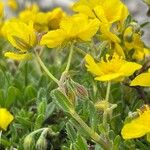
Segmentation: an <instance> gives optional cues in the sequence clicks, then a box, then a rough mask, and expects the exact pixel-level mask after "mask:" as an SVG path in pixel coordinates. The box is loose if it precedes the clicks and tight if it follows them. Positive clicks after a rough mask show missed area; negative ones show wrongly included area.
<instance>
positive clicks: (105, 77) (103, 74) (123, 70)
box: [85, 54, 142, 81]
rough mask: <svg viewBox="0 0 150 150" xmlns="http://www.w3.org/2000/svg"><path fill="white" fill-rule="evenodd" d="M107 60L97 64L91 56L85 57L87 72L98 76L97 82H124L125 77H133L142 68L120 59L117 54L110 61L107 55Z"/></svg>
mask: <svg viewBox="0 0 150 150" xmlns="http://www.w3.org/2000/svg"><path fill="white" fill-rule="evenodd" d="M105 59H106V60H104V58H103V59H101V61H100V62H98V63H96V62H95V61H94V59H93V58H92V57H91V56H90V55H89V54H87V55H86V56H85V61H86V63H87V64H86V67H87V70H88V71H90V72H91V73H93V74H94V75H95V76H96V77H95V80H98V81H110V80H114V81H122V80H123V79H124V78H125V77H128V76H130V75H132V74H133V73H134V72H135V71H136V70H138V69H140V68H141V67H142V66H141V65H140V64H137V63H134V62H128V61H125V60H123V59H122V58H119V56H118V55H117V54H114V55H113V56H112V59H110V56H109V55H106V58H105Z"/></svg>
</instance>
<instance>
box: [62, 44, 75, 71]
mask: <svg viewBox="0 0 150 150" xmlns="http://www.w3.org/2000/svg"><path fill="white" fill-rule="evenodd" d="M73 47H74V45H73V44H71V46H70V53H69V57H68V62H67V66H66V69H65V71H64V72H68V71H69V68H70V64H71V59H72V56H73Z"/></svg>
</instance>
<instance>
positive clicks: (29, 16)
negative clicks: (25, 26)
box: [19, 4, 39, 23]
mask: <svg viewBox="0 0 150 150" xmlns="http://www.w3.org/2000/svg"><path fill="white" fill-rule="evenodd" d="M38 12H39V7H38V6H37V5H36V4H33V5H31V6H29V7H27V8H26V9H25V10H23V11H21V12H20V13H19V19H20V20H21V21H23V22H25V23H29V22H30V21H31V20H32V21H33V22H34V21H35V17H36V14H37V13H38Z"/></svg>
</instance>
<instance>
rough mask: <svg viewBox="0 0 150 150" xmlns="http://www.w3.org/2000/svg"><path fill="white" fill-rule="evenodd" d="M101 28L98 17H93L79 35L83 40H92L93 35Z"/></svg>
mask: <svg viewBox="0 0 150 150" xmlns="http://www.w3.org/2000/svg"><path fill="white" fill-rule="evenodd" d="M98 29H99V21H98V19H93V20H91V21H90V23H89V24H88V25H87V26H86V28H85V29H84V30H83V31H81V32H80V33H79V34H78V37H79V38H80V39H81V40H83V41H90V39H91V37H92V36H94V35H95V34H96V32H97V31H98Z"/></svg>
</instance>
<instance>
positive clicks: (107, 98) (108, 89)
mask: <svg viewBox="0 0 150 150" xmlns="http://www.w3.org/2000/svg"><path fill="white" fill-rule="evenodd" d="M110 87H111V82H110V81H108V84H107V91H106V97H105V100H106V101H108V100H109V95H110Z"/></svg>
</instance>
